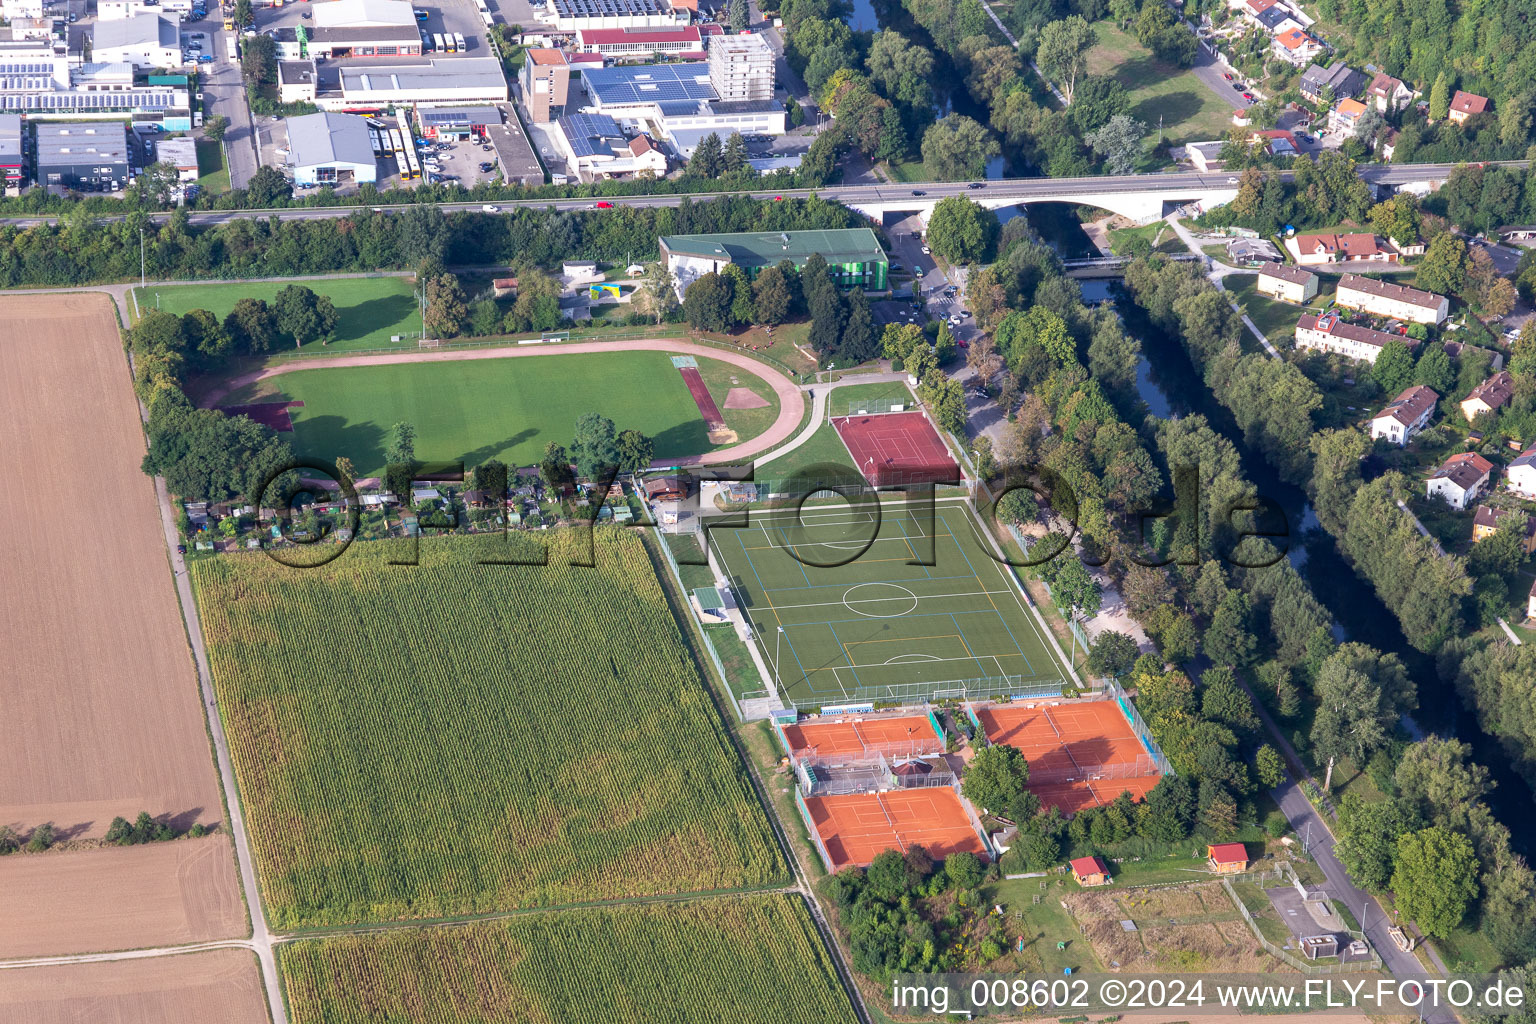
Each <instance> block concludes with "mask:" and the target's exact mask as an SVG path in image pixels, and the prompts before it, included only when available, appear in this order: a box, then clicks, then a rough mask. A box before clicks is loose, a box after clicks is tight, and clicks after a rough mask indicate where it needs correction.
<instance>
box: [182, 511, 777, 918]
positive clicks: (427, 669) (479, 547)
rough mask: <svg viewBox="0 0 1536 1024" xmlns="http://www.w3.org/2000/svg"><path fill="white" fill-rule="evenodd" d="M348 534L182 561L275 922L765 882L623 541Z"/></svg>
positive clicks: (664, 625)
mask: <svg viewBox="0 0 1536 1024" xmlns="http://www.w3.org/2000/svg"><path fill="white" fill-rule="evenodd" d="M595 534H596V543H597V567H596V568H579V567H573V566H570V565H568V564H567V563H568V561H569V556H570V554H571V548H572V545H574V544H576V543H578V541H579V538H577V537H575V536H573V535H571V534H567V533H564V532H557V531H550V532H549V533H547V534H542V535H541V536H543V537H545V538H548V539H549V540H550V546H551V549H552V550H551V551H550V564H549V566H547V567H537V566H521V565H519V566H513V565H477V564H475V562H476V559H477V558H482V557H499V558H506V557H507V556H506V552H505V551H504V550H501V549H497V548H495V547H494V545H491V546H489V547H488V545H487V542H486V541H485V539H484V538H468V537H464V538H441V539H434V540H431V541H423V542H422V544H421V546H420V559H421V564H420V565H419V566H416V567H402V566H394V565H389V564H387V563H388V561H389V559H390V558H391V557H393V558H396V559H399V558H401V557H402V555H405V554H407V552H406V551H405V550H404V549H403V545H397V544H395V543H383V542H381V543H372V544H360V545H354V546H353V547H352V548H351V549H350V550H349V551H347V552H346V554H345V555H343V556H342V557H341V558H338V559H337V560H336V561H334V562H332V563H330V564H329V565H326V566H324V567H321V568H318V569H304V570H295V569H289V568H286V567H284V566H281V565H278V564H276V563H275V562H273V561H271V560H270V559H268V558H267V557H266V556H264V555H262V554H258V553H251V554H241V555H233V556H230V557H220V558H218V559H211V560H207V561H201V562H197V563H194V568H193V580H194V583H195V585H196V588H197V594H198V604H199V608H200V610H201V613H202V621H203V631H204V635H205V637H206V639H207V644H208V654H209V658H210V660H211V663H212V668H213V674H214V680H215V685H216V687H217V690H218V696H219V706H220V709H221V711H222V712H223V715H224V719H225V723H226V728H227V730H228V733H229V737H230V745H231V753H232V756H233V758H234V762H235V770H236V773H237V775H238V778H239V784H240V790H241V797H242V799H243V800H244V806H245V809H246V816H247V819H248V821H249V823H250V826H251V832H252V837H251V838H252V843H253V844H254V847H255V852H256V858H257V863H258V867H259V870H260V874H261V881H262V887H263V890H264V892H265V895H266V900H267V908H268V912H269V915H270V916H271V919H272V923H273V924H274V926H276V927H278V928H283V929H286V928H296V927H305V926H316V925H330V924H344V923H353V922H371V921H386V920H398V919H405V918H437V917H453V916H461V915H470V914H481V913H488V912H492V911H497V910H507V909H513V908H523V907H536V906H550V905H557V904H564V903H573V902H586V901H595V900H605V899H615V898H623V897H635V896H651V895H657V894H669V893H680V892H698V891H704V890H719V889H738V888H752V887H762V886H767V885H771V884H776V883H780V882H782V881H784V880H786V879H787V878H788V867H787V865H786V864H785V863H784V860H783V857H782V855H781V853H780V851H779V848H778V847H777V845H776V844H775V843H774V841H773V837H772V833H771V831H770V829H769V825H768V821H767V818H766V816H765V813H764V811H763V808H762V806H761V804H760V803H759V802H758V801H757V799H756V796H755V794H754V793H753V791H752V788H751V785H750V783H749V781H748V779H747V775H746V769H745V766H744V765H743V764H742V762H741V759H740V758H739V757H738V755H737V753H736V751H735V749H734V748H733V747H732V746H731V744H730V742H729V739H728V736H727V734H726V732H725V728H724V725H723V724H722V722H721V721H720V718H719V715H718V714H717V712H716V710H715V708H714V706H713V705H712V704H711V703H710V701H709V699H708V696H707V694H706V692H705V690H704V687H703V683H702V681H701V680H700V679H699V677H698V673H697V671H696V669H695V667H694V664H693V662H692V661H691V660H690V658H689V655H688V652H687V650H686V648H685V647H684V642H683V639H682V636H681V635H680V633H679V632H678V628H677V624H676V622H675V621H674V619H673V618H672V614H671V611H670V609H669V607H668V605H667V602H666V599H665V597H664V595H663V593H662V591H661V588H660V585H659V583H658V582H657V579H656V576H655V572H654V570H653V568H652V566H651V563H650V559H649V556H648V554H647V552H646V551H645V548H644V545H643V544H642V542H641V541H640V539H639V538H638V537H636V536H634V535H633V534H630V533H626V532H623V531H618V530H609V529H599V530H597V531H595Z"/></svg>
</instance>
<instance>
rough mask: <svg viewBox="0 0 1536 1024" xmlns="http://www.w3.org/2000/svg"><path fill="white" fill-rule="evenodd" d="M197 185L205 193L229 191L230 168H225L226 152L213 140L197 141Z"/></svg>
mask: <svg viewBox="0 0 1536 1024" xmlns="http://www.w3.org/2000/svg"><path fill="white" fill-rule="evenodd" d="M197 183H198V184H199V185H201V186H202V189H203V191H204V192H211V193H214V194H217V193H220V192H228V191H229V168H228V167H225V166H224V150H223V149H222V148H221V147H220V146H219V144H218V143H217V142H214V141H213V140H212V139H198V140H197Z"/></svg>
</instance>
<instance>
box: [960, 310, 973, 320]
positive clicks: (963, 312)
mask: <svg viewBox="0 0 1536 1024" xmlns="http://www.w3.org/2000/svg"><path fill="white" fill-rule="evenodd" d="M960 315H961V316H963V317H965V318H966V319H967V320H969V319H970V318H971V311H970V310H968V309H962V310H961V311H960Z"/></svg>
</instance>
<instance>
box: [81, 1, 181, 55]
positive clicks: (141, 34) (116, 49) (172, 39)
mask: <svg viewBox="0 0 1536 1024" xmlns="http://www.w3.org/2000/svg"><path fill="white" fill-rule="evenodd" d="M91 57H92V59H94V60H96V61H98V62H101V63H104V64H132V65H133V66H134V67H136V68H173V67H179V66H181V62H182V61H181V26H180V24H179V23H178V22H177V21H176V19H175V18H168V17H166V16H165V15H163V14H138V15H135V16H133V17H131V18H118V19H116V20H113V21H100V22H97V23H96V27H95V29H94V30H93V34H92V36H91Z"/></svg>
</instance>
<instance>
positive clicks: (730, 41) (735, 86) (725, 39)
mask: <svg viewBox="0 0 1536 1024" xmlns="http://www.w3.org/2000/svg"><path fill="white" fill-rule="evenodd" d="M773 72H774V67H773V48H772V47H770V46H769V45H768V42H767V40H765V39H764V38H763V37H762V36H751V35H748V36H742V35H736V36H726V35H720V36H711V37H710V40H709V84H710V85H711V86H713V87H714V90H715V95H716V96H717V97H719V99H720V100H722V101H723V102H726V103H734V102H740V101H761V100H771V99H773V85H774V81H773Z"/></svg>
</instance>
